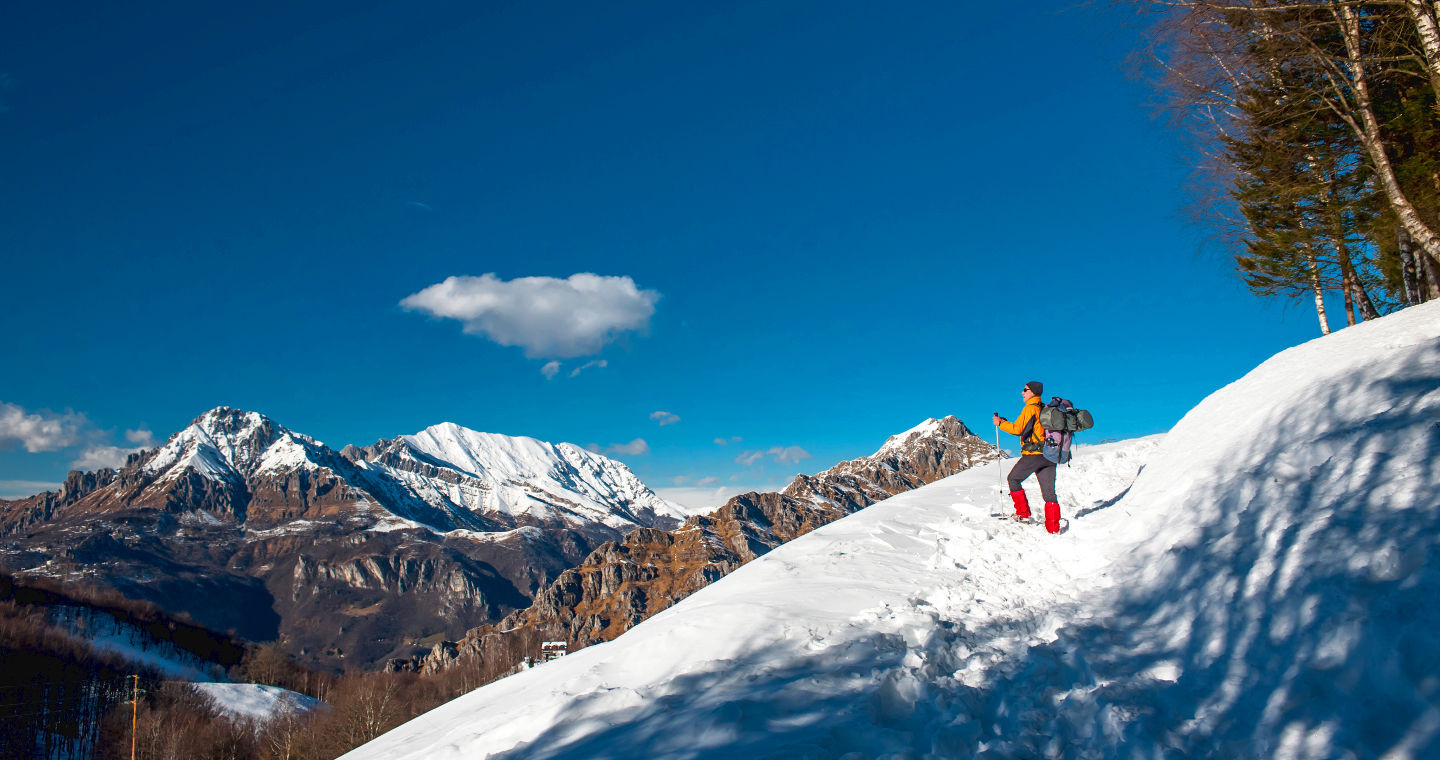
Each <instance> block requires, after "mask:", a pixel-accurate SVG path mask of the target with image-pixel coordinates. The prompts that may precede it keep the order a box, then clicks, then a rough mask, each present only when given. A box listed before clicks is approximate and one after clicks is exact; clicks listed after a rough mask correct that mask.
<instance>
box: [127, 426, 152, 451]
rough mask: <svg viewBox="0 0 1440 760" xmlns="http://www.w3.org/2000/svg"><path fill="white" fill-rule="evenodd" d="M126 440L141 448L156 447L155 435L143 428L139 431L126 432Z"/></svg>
mask: <svg viewBox="0 0 1440 760" xmlns="http://www.w3.org/2000/svg"><path fill="white" fill-rule="evenodd" d="M125 440H127V441H129V442H131V443H133V444H135V445H136V446H139V447H141V448H144V449H148V448H151V447H153V446H154V445H155V434H154V433H152V432H150V431H149V430H146V429H145V428H143V427H142V428H140V429H138V430H126V431H125Z"/></svg>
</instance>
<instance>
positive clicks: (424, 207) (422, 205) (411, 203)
mask: <svg viewBox="0 0 1440 760" xmlns="http://www.w3.org/2000/svg"><path fill="white" fill-rule="evenodd" d="M405 205H406V206H412V207H414V208H418V209H421V210H423V211H429V212H431V213H434V211H435V209H433V208H431V207H430V204H428V203H421V202H420V201H405Z"/></svg>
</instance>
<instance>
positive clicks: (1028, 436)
mask: <svg viewBox="0 0 1440 760" xmlns="http://www.w3.org/2000/svg"><path fill="white" fill-rule="evenodd" d="M1044 388H1045V386H1043V385H1041V384H1040V381H1039V380H1031V381H1030V382H1028V383H1026V384H1025V387H1024V388H1023V389H1021V391H1020V397H1021V398H1023V399H1025V407H1024V408H1023V409H1021V410H1020V416H1019V417H1018V418H1016V420H1015V421H1014V422H1008V421H1006V419H1005V418H1004V417H1001V416H1000V415H999V414H996V415H995V426H996V427H998V428H1000V429H1001V430H1003V431H1005V432H1007V433H1009V434H1010V435H1018V436H1020V461H1019V462H1016V463H1015V467H1014V469H1012V470H1010V478H1009V480H1010V500H1011V501H1013V502H1015V519H1016V520H1029V519H1030V502H1029V501H1027V500H1026V499H1025V486H1023V485H1021V484H1022V483H1023V482H1024V480H1025V479H1026V478H1028V477H1030V476H1031V475H1034V476H1035V479H1036V480H1038V481H1039V482H1040V493H1041V494H1042V495H1043V496H1044V497H1045V530H1046V531H1048V532H1050V533H1059V532H1060V501H1059V499H1057V498H1056V497H1055V463H1054V462H1052V461H1050V460H1049V459H1046V458H1045V457H1044V455H1042V454H1041V453H1040V447H1041V445H1042V444H1043V443H1044V442H1045V428H1044V427H1042V426H1041V425H1040V409H1041V408H1042V407H1043V406H1044V404H1042V403H1041V402H1040V394H1041V393H1043V392H1044Z"/></svg>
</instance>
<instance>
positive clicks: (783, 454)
mask: <svg viewBox="0 0 1440 760" xmlns="http://www.w3.org/2000/svg"><path fill="white" fill-rule="evenodd" d="M766 457H769V458H771V459H773V460H774V461H775V462H776V463H778V464H798V463H799V462H801V461H804V460H806V459H810V458H811V457H810V452H808V451H806V450H805V449H802V448H800V447H799V446H772V447H770V448H769V449H766V450H764V451H761V450H759V449H756V450H754V451H742V452H741V453H740V456H737V457H735V462H736V463H737V464H743V465H745V466H746V467H752V466H754V465H755V464H756V463H758V462H759V461H760V460H762V459H764V458H766Z"/></svg>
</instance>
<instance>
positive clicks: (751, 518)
mask: <svg viewBox="0 0 1440 760" xmlns="http://www.w3.org/2000/svg"><path fill="white" fill-rule="evenodd" d="M996 457H997V451H996V449H995V447H994V446H992V445H990V444H987V443H985V442H984V441H983V440H981V439H980V438H979V437H977V436H976V435H974V434H973V433H972V432H970V430H969V429H968V428H966V427H965V425H964V424H963V423H961V422H960V420H958V419H956V418H954V417H946V418H944V419H940V420H933V419H932V420H926V421H925V422H924V423H922V424H921V425H919V426H918V427H916V428H914V429H912V430H909V431H906V432H905V433H902V434H900V435H897V436H893V437H892V438H890V439H889V440H888V441H886V443H885V445H884V446H882V447H881V449H880V450H879V451H878V452H876V453H875V454H874V455H872V456H868V457H862V458H860V459H855V460H851V461H848V462H842V463H840V464H838V465H836V466H834V467H832V468H830V469H829V470H826V471H825V472H822V473H819V474H816V475H800V476H798V477H796V478H795V480H794V481H793V482H792V483H791V484H790V485H789V486H787V487H786V488H785V489H784V490H783V491H781V492H779V493H747V494H742V495H740V496H736V497H734V498H732V499H730V500H729V501H728V502H726V503H725V504H724V505H723V506H721V507H720V508H719V509H717V510H715V511H714V512H712V513H710V514H708V515H703V516H696V517H692V518H690V519H689V520H687V521H686V522H685V524H684V525H682V526H681V527H680V528H679V529H677V530H674V531H663V530H654V529H642V530H636V531H634V532H632V533H631V534H629V535H628V536H626V537H625V538H623V539H621V540H619V541H612V542H608V543H606V544H604V545H603V546H601V547H599V548H598V549H596V550H595V551H594V552H592V553H591V554H590V555H589V556H588V557H586V558H585V560H584V561H583V562H581V563H580V565H579V566H578V567H575V568H574V569H571V570H567V571H565V572H563V573H561V574H560V576H559V577H558V578H556V579H555V581H554V582H552V583H551V584H549V585H548V586H547V587H545V588H544V589H541V590H540V591H539V592H537V593H536V594H535V597H534V601H533V603H532V604H531V605H530V607H529V608H527V609H524V610H520V611H517V612H514V613H512V614H510V615H508V616H506V617H505V618H504V619H503V620H501V621H499V622H498V623H496V624H494V625H487V626H482V627H479V628H476V629H474V630H472V631H470V632H469V633H468V634H467V635H466V636H465V638H463V639H462V640H460V641H458V642H448V641H446V642H440V643H438V644H436V645H435V647H434V648H432V650H431V652H430V653H429V654H428V655H426V656H425V657H422V658H417V659H415V660H410V661H405V662H396V663H392V665H391V667H394V668H399V669H416V670H420V671H421V672H425V673H434V672H438V671H441V670H445V669H447V668H451V667H455V666H457V665H461V664H466V663H470V664H474V663H476V662H484V663H486V664H487V665H489V666H490V667H489V668H488V669H489V670H492V671H493V670H495V669H496V668H495V667H494V662H493V661H494V660H495V659H496V658H507V657H509V658H514V657H517V656H520V655H523V654H524V652H525V649H526V645H525V644H524V643H521V642H526V643H528V642H534V641H539V640H559V639H564V640H566V641H567V642H568V643H569V646H570V649H571V651H574V650H575V649H578V648H580V647H584V646H588V645H590V644H593V643H596V642H600V641H607V640H610V639H613V638H615V637H616V636H619V635H620V634H622V633H624V632H625V631H627V630H629V629H630V628H633V627H634V626H635V625H637V624H639V623H640V622H641V621H643V620H645V619H646V618H649V617H650V616H652V615H654V614H656V613H658V612H660V611H662V610H664V609H666V608H668V607H670V606H671V605H673V604H675V603H676V602H678V601H680V600H681V599H684V598H685V597H687V596H689V595H690V594H693V593H695V592H696V591H699V590H700V589H702V588H704V587H705V586H707V585H709V584H711V583H713V582H715V581H716V580H718V579H719V578H721V577H724V576H725V575H726V574H728V573H730V572H731V571H733V570H735V569H736V568H738V567H740V566H741V565H743V564H745V563H746V562H749V561H750V560H752V559H755V558H756V557H758V556H761V555H763V554H765V553H767V552H769V551H770V550H772V549H774V548H775V547H777V546H779V545H781V544H783V543H785V542H787V541H790V540H792V539H794V538H796V537H798V536H801V535H804V534H805V533H808V532H810V531H812V530H815V529H816V528H819V527H820V526H822V525H825V524H827V523H830V522H833V521H834V520H837V519H839V518H841V517H844V516H846V515H848V514H852V513H854V512H856V511H858V510H860V509H863V508H865V507H867V506H869V505H871V504H874V503H875V502H877V501H880V500H882V499H886V498H889V497H890V496H893V495H895V494H897V493H902V492H904V491H908V490H911V489H913V488H917V487H919V486H922V485H925V484H927V483H932V482H934V481H936V480H939V479H940V478H943V477H946V476H949V475H953V474H955V473H957V472H960V471H962V470H966V469H969V468H971V467H975V466H978V465H981V464H985V463H987V462H993V461H995V459H996ZM531 654H534V653H531Z"/></svg>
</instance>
